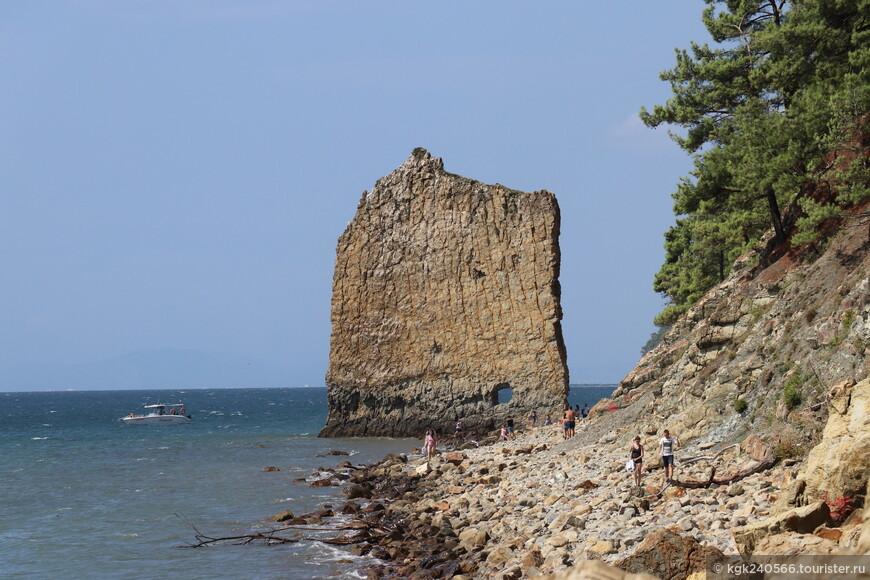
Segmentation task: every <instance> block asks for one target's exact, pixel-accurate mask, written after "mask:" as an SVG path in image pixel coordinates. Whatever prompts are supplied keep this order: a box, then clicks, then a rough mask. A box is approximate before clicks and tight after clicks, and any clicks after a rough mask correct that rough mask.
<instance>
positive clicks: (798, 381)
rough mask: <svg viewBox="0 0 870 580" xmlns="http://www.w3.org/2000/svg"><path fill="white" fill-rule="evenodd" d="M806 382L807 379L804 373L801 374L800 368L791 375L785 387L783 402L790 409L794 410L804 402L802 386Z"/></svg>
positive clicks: (783, 389)
mask: <svg viewBox="0 0 870 580" xmlns="http://www.w3.org/2000/svg"><path fill="white" fill-rule="evenodd" d="M804 380H805V377H804V375H803V373H801V371H800V368H798V369H796V370H795V372H793V373H792V374H791V376H790V377H789V378H788V380H787V381H786V382H785V384H784V385H783V387H782V400H783V402H784V403H785V405H786V407H788V408H789V409H794V408H795V407H797V406H798V405H800V404H801V402H802V401H803V394H802V393H801V386H802V385H803V383H804Z"/></svg>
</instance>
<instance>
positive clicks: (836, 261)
mask: <svg viewBox="0 0 870 580" xmlns="http://www.w3.org/2000/svg"><path fill="white" fill-rule="evenodd" d="M867 210H868V206H866V205H865V206H864V207H862V208H855V209H853V210H852V211H850V212H848V213H847V214H846V215H845V217H844V218H843V222H842V223H841V224H840V226H839V228H838V229H837V231H836V233H835V234H834V235H833V236H831V237H830V238H829V239H827V240H826V241H825V242H824V243H821V244H819V248H818V249H816V250H815V251H814V252H809V251H806V250H804V251H802V252H798V251H780V253H779V254H778V255H774V257H773V258H771V259H768V261H767V263H766V264H758V263H757V262H758V261H759V256H758V255H757V254H755V253H750V254H747V255H745V256H743V257H741V258H740V259H739V260H738V262H737V264H736V265H735V267H734V270H733V272H732V273H731V275H730V276H729V277H728V279H726V280H725V281H724V282H722V283H721V284H720V285H719V286H717V287H715V288H713V289H712V290H710V291H709V292H708V293H707V295H706V296H704V297H703V298H702V299H701V300H700V301H699V302H698V303H697V304H695V306H694V307H693V308H692V309H691V310H690V311H689V312H688V313H687V314H686V315H684V317H683V318H682V319H680V320H679V322H678V323H677V324H675V325H674V327H673V328H672V329H671V330H670V331H669V332H668V333H667V334H666V335H665V337H664V339H663V340H662V342H661V343H660V344H659V345H658V346H657V347H656V348H654V349H653V350H651V351H650V352H649V353H647V354H646V355H645V356H644V357H643V358H642V359H641V360H640V362H639V363H638V365H637V367H636V368H635V369H634V370H633V371H632V372H631V373H629V375H628V376H626V377H625V379H624V380H623V381H622V382H621V383H620V385H619V388H618V389H617V390H616V391H615V392H614V395H613V398H612V399H611V400H608V401H602V402H600V403H599V404H598V405H597V406H596V408H594V409H593V411H592V415H593V416H597V417H601V419H602V420H601V421H599V422H597V423H596V429H598V430H599V431H600V432H601V433H605V432H610V433H613V432H615V433H617V440H619V441H624V442H625V444H626V445H628V440H629V439H630V438H631V437H633V436H634V435H636V434H642V435H643V434H648V435H653V434H656V433H661V431H662V430H663V429H665V428H669V429H670V430H671V432H672V433H675V434H676V435H677V436H678V437H680V439H681V442H682V444H683V445H687V444H693V443H698V444H701V443H710V444H713V443H719V442H721V443H723V444H724V443H731V442H735V441H740V440H741V439H743V438H745V437H746V436H747V435H749V434H756V435H759V436H760V437H761V438H762V439H763V440H764V441H765V442H766V443H767V444H768V445H769V447H770V448H771V449H772V450H773V451H774V452H775V453H776V455H777V456H778V457H780V458H788V457H793V458H796V459H798V460H801V459H802V458H804V457H806V461H805V464H804V465H803V468H804V469H806V470H807V471H808V472H816V471H820V472H824V473H832V472H834V471H836V470H838V469H839V466H838V465H834V464H837V463H842V462H841V461H840V459H838V458H837V457H836V456H834V455H833V454H832V453H826V454H824V455H825V457H824V458H823V457H818V455H819V454H818V453H816V454H809V456H808V455H807V454H808V452H809V451H810V449H812V448H813V447H814V446H815V445H816V444H817V443H818V442H819V440H820V438H821V436H822V432H823V430H824V428H825V425H826V423H827V424H829V430H831V429H833V427H830V421H829V418H830V419H831V420H833V419H834V417H835V416H837V417H839V416H841V415H843V414H844V413H845V411H844V410H843V409H844V408H847V407H849V405H848V401H849V396H848V393H849V392H851V391H850V389H852V388H854V389H867V388H868V383H867V381H865V380H864V379H866V378H867V377H868V371H870V368H868V361H870V358H868V354H870V278H868V273H870V228H868V226H870V221H868V211H867ZM861 381H864V382H861ZM856 383H857V386H854V387H853V385H856ZM844 392H845V393H847V394H846V395H844V394H843V393H844ZM851 400H852V401H853V402H854V401H860V400H863V399H859V398H856V397H852V398H851ZM843 401H846V402H845V403H844V402H843ZM858 406H859V407H861V405H858ZM855 413H856V415H855V416H856V417H859V418H857V419H850V421H852V423H856V424H865V423H866V421H867V418H866V409H864V408H863V407H861V408H860V409H858V410H856V411H855ZM850 417H851V415H850ZM835 430H836V429H835ZM840 431H843V429H840ZM844 432H845V431H844ZM840 439H842V437H841V438H840ZM862 441H863V443H862V445H866V444H867V443H866V441H865V440H864V439H862ZM826 462H827V465H823V464H825V463H826ZM814 463H816V464H819V465H813V464H814ZM853 463H855V465H854V466H852V467H848V466H845V464H844V469H846V471H848V473H846V474H845V475H838V476H837V478H831V477H827V478H824V479H825V481H824V482H823V483H816V484H814V485H815V487H814V488H813V489H810V488H812V487H813V485H807V487H806V489H807V490H808V491H807V493H808V494H809V495H811V496H813V497H809V495H808V496H807V497H806V498H803V499H802V500H798V501H797V504H800V503H801V502H803V503H807V502H811V501H815V500H817V499H818V498H819V496H821V495H822V494H823V493H825V492H828V495H829V496H832V495H837V494H846V495H850V496H860V495H861V494H862V491H861V490H862V489H863V488H864V486H865V485H866V482H867V476H868V473H870V470H868V469H867V467H866V462H865V461H858V462H853ZM816 479H817V480H818V479H819V478H818V477H817V478H816ZM838 481H839V482H840V483H837V482H838ZM843 482H848V483H843ZM823 486H827V487H825V488H823ZM792 503H793V504H794V503H795V502H794V501H793V502H792Z"/></svg>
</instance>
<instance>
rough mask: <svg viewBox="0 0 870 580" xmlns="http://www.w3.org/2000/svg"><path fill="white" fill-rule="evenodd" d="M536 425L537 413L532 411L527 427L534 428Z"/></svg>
mask: <svg viewBox="0 0 870 580" xmlns="http://www.w3.org/2000/svg"><path fill="white" fill-rule="evenodd" d="M537 423H538V413H537V411H532V414H531V415H529V425H531V426H532V427H534V426H535V425H536V424H537Z"/></svg>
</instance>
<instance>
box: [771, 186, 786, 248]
mask: <svg viewBox="0 0 870 580" xmlns="http://www.w3.org/2000/svg"><path fill="white" fill-rule="evenodd" d="M767 205H768V206H769V208H770V218H771V220H773V229H774V231H775V232H776V241H777V242H779V243H780V244H784V243H785V231H784V230H783V229H782V214H780V212H779V203H777V201H776V194H775V193H774V192H773V190H772V189H768V190H767Z"/></svg>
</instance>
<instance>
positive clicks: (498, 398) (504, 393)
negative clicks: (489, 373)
mask: <svg viewBox="0 0 870 580" xmlns="http://www.w3.org/2000/svg"><path fill="white" fill-rule="evenodd" d="M513 396H514V393H513V391H512V390H511V387H510V385H509V384H507V383H502V384H500V385H496V387H495V390H494V391H493V393H492V402H493V404H495V405H503V404H505V403H510V401H511V399H512V398H513Z"/></svg>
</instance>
